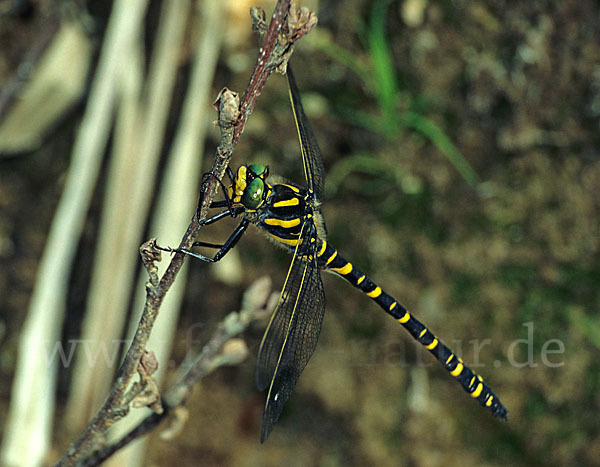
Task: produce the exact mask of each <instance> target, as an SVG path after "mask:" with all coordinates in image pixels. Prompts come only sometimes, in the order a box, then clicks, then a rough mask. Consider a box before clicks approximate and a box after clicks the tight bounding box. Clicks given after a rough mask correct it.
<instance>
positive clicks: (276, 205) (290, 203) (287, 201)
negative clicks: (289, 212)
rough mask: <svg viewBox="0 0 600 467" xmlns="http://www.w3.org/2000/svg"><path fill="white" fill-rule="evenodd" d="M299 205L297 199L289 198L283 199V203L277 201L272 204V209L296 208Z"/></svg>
mask: <svg viewBox="0 0 600 467" xmlns="http://www.w3.org/2000/svg"><path fill="white" fill-rule="evenodd" d="M299 204H300V200H299V199H298V198H290V199H284V200H283V201H277V202H276V203H273V207H274V208H285V207H288V206H297V205H299Z"/></svg>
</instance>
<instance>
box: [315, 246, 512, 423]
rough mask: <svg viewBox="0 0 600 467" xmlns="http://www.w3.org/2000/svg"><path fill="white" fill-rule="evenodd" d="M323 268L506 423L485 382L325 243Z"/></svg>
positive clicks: (321, 256) (321, 259)
mask: <svg viewBox="0 0 600 467" xmlns="http://www.w3.org/2000/svg"><path fill="white" fill-rule="evenodd" d="M317 256H318V259H319V265H320V267H322V268H323V269H327V270H329V271H332V272H334V273H336V274H338V275H339V276H341V277H343V278H344V279H346V280H347V281H348V282H350V283H351V284H352V285H353V286H354V287H356V288H357V289H359V290H360V291H361V292H363V293H364V294H365V295H367V297H369V298H371V299H372V300H373V301H374V302H375V303H377V304H378V305H379V306H380V307H381V308H382V309H383V310H384V311H385V312H386V313H388V314H389V315H391V316H392V317H393V318H394V319H396V321H398V322H399V323H400V324H401V325H402V326H404V328H406V330H407V331H408V332H409V333H410V334H411V335H412V336H413V337H414V338H415V340H417V341H418V342H419V343H420V344H422V345H423V346H424V347H425V348H426V349H427V350H429V352H430V353H431V354H432V355H433V356H434V357H435V358H436V359H437V360H438V361H439V362H440V363H441V364H442V365H443V366H444V368H446V370H448V371H449V372H450V374H451V375H452V376H454V377H455V378H456V380H457V381H458V382H459V383H460V385H461V386H462V387H463V389H464V390H465V391H467V392H468V393H469V394H470V395H471V397H473V398H474V399H476V400H477V401H478V402H479V403H480V404H481V405H482V406H483V407H485V408H487V409H488V410H490V411H491V412H492V414H493V415H494V416H496V417H499V418H502V419H506V416H507V411H506V409H505V408H504V406H503V405H502V403H501V402H500V400H499V399H498V397H497V396H496V395H495V394H494V393H493V392H492V390H491V389H490V388H489V386H488V385H487V384H486V383H484V382H483V378H482V377H481V376H479V375H478V374H477V373H475V372H474V371H473V370H471V369H470V368H469V367H468V366H466V365H465V364H464V363H463V361H462V360H461V359H460V358H459V357H457V356H456V355H455V354H454V353H453V352H452V351H451V350H450V349H449V348H448V347H447V346H446V345H445V344H444V343H443V342H442V341H441V340H439V339H438V338H437V337H436V336H435V335H434V334H433V333H432V332H431V331H430V330H429V329H428V328H427V327H426V326H425V325H424V324H423V323H421V322H420V321H419V320H418V319H416V318H415V317H413V316H412V315H411V314H410V313H409V312H408V311H407V310H406V308H404V307H403V306H402V305H401V304H400V303H398V302H397V301H396V299H394V297H392V296H391V295H389V294H387V293H386V292H384V291H383V289H381V287H379V286H378V285H377V284H375V283H374V282H373V281H372V280H371V279H369V278H368V277H367V276H366V275H365V274H364V273H362V272H361V271H360V270H359V269H357V268H355V267H354V265H353V264H352V263H350V262H349V261H347V260H346V259H345V258H344V257H343V256H342V255H340V254H339V252H338V251H337V250H336V249H335V248H334V247H332V246H331V245H329V244H328V243H327V242H326V241H325V240H323V241H322V243H321V244H320V246H319V250H318V254H317Z"/></svg>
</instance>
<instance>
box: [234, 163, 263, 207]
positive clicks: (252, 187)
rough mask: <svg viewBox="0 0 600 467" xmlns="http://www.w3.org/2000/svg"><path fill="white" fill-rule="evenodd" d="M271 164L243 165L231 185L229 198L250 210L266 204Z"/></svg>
mask: <svg viewBox="0 0 600 467" xmlns="http://www.w3.org/2000/svg"><path fill="white" fill-rule="evenodd" d="M268 175H269V166H267V165H263V164H248V165H242V166H240V168H239V169H238V170H237V173H236V175H235V178H234V179H233V182H232V184H231V186H230V187H229V198H230V199H231V201H232V202H233V204H241V205H243V206H244V207H245V208H247V209H249V210H252V211H254V210H256V209H258V208H259V207H260V206H261V205H262V204H264V202H265V200H266V198H267V195H268V193H269V191H270V190H269V184H268V183H267V182H266V178H267V176H268Z"/></svg>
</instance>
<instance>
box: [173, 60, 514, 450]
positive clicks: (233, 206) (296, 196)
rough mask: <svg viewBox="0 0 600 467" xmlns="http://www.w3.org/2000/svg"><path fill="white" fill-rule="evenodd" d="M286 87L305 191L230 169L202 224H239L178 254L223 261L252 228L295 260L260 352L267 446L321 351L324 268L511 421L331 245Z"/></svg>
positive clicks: (314, 150)
mask: <svg viewBox="0 0 600 467" xmlns="http://www.w3.org/2000/svg"><path fill="white" fill-rule="evenodd" d="M287 81H288V91H289V98H290V102H291V106H292V113H293V117H294V121H295V123H296V129H297V133H298V138H299V141H300V150H301V155H302V162H303V166H304V175H305V179H306V187H302V186H299V185H295V184H293V183H273V184H270V183H269V181H268V180H267V177H268V175H269V167H268V166H266V165H263V164H245V165H242V166H240V167H239V168H238V170H237V172H236V173H235V174H234V173H233V171H232V170H231V169H230V168H228V169H227V174H228V178H229V179H230V182H231V184H230V185H229V187H225V186H223V191H224V197H225V199H224V200H220V201H216V202H213V203H212V204H211V206H210V207H211V208H225V209H224V210H222V211H221V212H219V213H217V214H215V215H213V216H212V217H209V218H207V219H205V220H202V221H201V222H200V223H201V224H202V225H208V224H213V223H215V222H217V221H219V220H221V219H224V218H227V217H240V218H241V222H240V224H239V225H238V227H237V228H236V229H235V230H234V231H233V233H232V234H231V235H230V236H229V238H228V239H227V240H226V241H225V242H224V243H223V244H220V245H217V244H212V243H206V242H195V243H194V246H203V247H209V248H216V249H217V248H218V251H217V252H216V254H215V255H214V256H212V257H210V256H204V255H201V254H199V253H196V252H194V251H191V250H179V251H181V252H183V253H186V254H188V255H191V256H193V257H195V258H197V259H200V260H202V261H206V262H210V263H213V262H216V261H219V260H220V259H221V258H223V257H224V256H225V255H226V254H227V253H228V252H229V251H230V250H231V249H232V248H233V247H234V246H235V245H236V244H237V243H238V241H239V240H240V238H241V237H242V235H243V234H244V232H245V231H246V229H247V228H248V226H249V225H250V224H253V225H255V226H257V227H258V228H259V229H260V230H262V231H263V232H264V233H266V234H267V235H268V236H269V237H271V238H272V239H274V240H275V242H276V243H277V244H279V245H281V246H283V247H284V248H285V249H287V250H288V251H289V252H290V253H291V254H292V262H291V264H290V267H289V270H288V273H287V276H286V279H285V283H284V285H283V289H282V292H281V295H280V297H279V301H278V303H277V306H276V308H275V310H274V311H273V314H272V315H271V319H270V321H269V324H268V326H267V328H266V331H265V333H264V336H263V338H262V341H261V344H260V349H259V352H258V362H257V367H256V385H257V386H258V389H259V390H267V399H266V403H265V408H264V414H263V419H262V427H261V437H260V440H261V443H263V442H264V441H265V440H266V439H267V438H268V436H269V434H270V433H271V431H272V430H273V426H274V425H275V423H276V422H277V420H278V419H279V416H280V415H281V412H282V410H283V407H284V405H285V403H286V401H287V400H288V399H289V398H290V395H291V393H292V390H293V388H294V386H295V385H296V383H297V381H298V379H299V377H300V374H301V373H302V371H303V370H304V368H305V367H306V365H307V364H308V362H309V360H310V358H311V357H312V355H313V353H314V352H315V348H316V346H317V341H318V338H319V333H320V331H321V324H322V322H323V315H324V313H325V294H324V290H323V283H322V280H321V270H326V271H330V272H332V273H334V274H337V275H338V276H341V277H342V278H344V279H345V280H347V281H348V282H349V283H350V284H351V285H353V286H354V287H356V288H357V289H358V290H360V291H361V292H363V293H364V294H365V295H366V296H367V297H369V298H370V299H371V300H373V301H374V302H375V303H377V305H379V306H380V307H381V308H382V309H383V311H385V312H386V313H387V314H389V315H390V316H392V318H394V319H395V320H396V321H397V322H398V323H400V324H401V325H402V326H403V327H404V328H405V329H406V330H407V331H408V332H409V333H410V335H411V336H412V337H413V338H414V339H415V340H416V341H417V342H419V343H420V344H421V345H423V346H424V347H425V348H426V349H427V350H428V351H429V352H430V353H431V354H432V355H433V357H434V358H435V359H436V360H438V361H439V362H440V363H441V364H442V365H443V366H444V368H446V370H448V372H449V373H450V375H451V376H452V377H454V378H455V379H456V381H457V382H458V383H459V384H460V385H461V386H462V388H463V389H464V390H465V391H466V392H467V393H468V394H469V395H470V396H471V397H472V398H473V399H475V400H476V401H477V402H478V403H479V404H481V405H482V406H483V407H484V408H485V409H487V410H489V411H490V412H491V413H492V414H493V415H494V416H495V417H498V418H500V419H503V420H506V419H507V410H506V408H505V407H504V406H503V405H502V403H501V402H500V400H499V398H498V397H497V396H496V395H495V394H494V392H493V391H492V390H491V388H490V387H489V386H488V385H487V383H485V382H484V381H483V378H482V377H481V376H480V375H479V374H477V373H476V372H474V371H473V370H472V369H470V368H469V367H468V366H467V365H465V363H464V362H463V361H462V359H461V358H459V357H458V356H457V355H456V354H455V353H454V352H452V350H450V349H449V348H448V347H447V346H446V345H445V344H444V343H443V342H442V341H441V340H440V339H439V338H438V337H436V335H435V334H433V332H431V330H429V328H427V326H425V325H424V324H423V323H422V322H421V321H419V320H418V319H417V318H416V317H415V316H414V315H413V314H412V313H410V312H409V311H408V310H407V309H406V308H405V307H404V306H402V305H401V304H400V303H399V302H398V301H397V300H396V299H395V298H393V297H392V296H391V295H389V294H387V293H386V292H385V291H384V290H383V289H382V288H381V287H380V286H379V285H377V284H376V283H375V282H373V281H372V280H371V279H370V278H369V277H368V276H367V275H366V274H365V273H363V272H361V271H360V270H359V269H358V268H357V267H355V266H354V265H353V264H352V263H351V262H349V261H348V260H346V259H345V258H344V257H343V256H342V255H341V254H340V253H339V252H338V251H337V250H336V249H335V248H334V247H333V246H332V245H330V244H329V243H328V242H327V240H326V228H325V222H324V219H323V215H322V213H321V196H322V195H323V190H324V184H325V169H324V166H323V160H322V157H321V152H320V150H319V146H318V144H317V140H316V138H315V135H314V133H313V130H312V128H311V126H310V124H309V122H308V119H307V118H306V115H305V113H304V109H303V107H302V101H301V99H300V92H299V91H298V87H297V85H296V81H295V78H294V75H293V73H292V70H291V68H290V67H289V66H288V69H287ZM171 251H173V250H171Z"/></svg>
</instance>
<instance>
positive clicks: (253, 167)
mask: <svg viewBox="0 0 600 467" xmlns="http://www.w3.org/2000/svg"><path fill="white" fill-rule="evenodd" d="M248 170H249V171H250V172H252V173H253V174H254V175H256V176H257V177H260V176H262V175H263V174H264V175H265V176H266V172H267V166H266V165H264V164H250V165H249V166H248Z"/></svg>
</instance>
